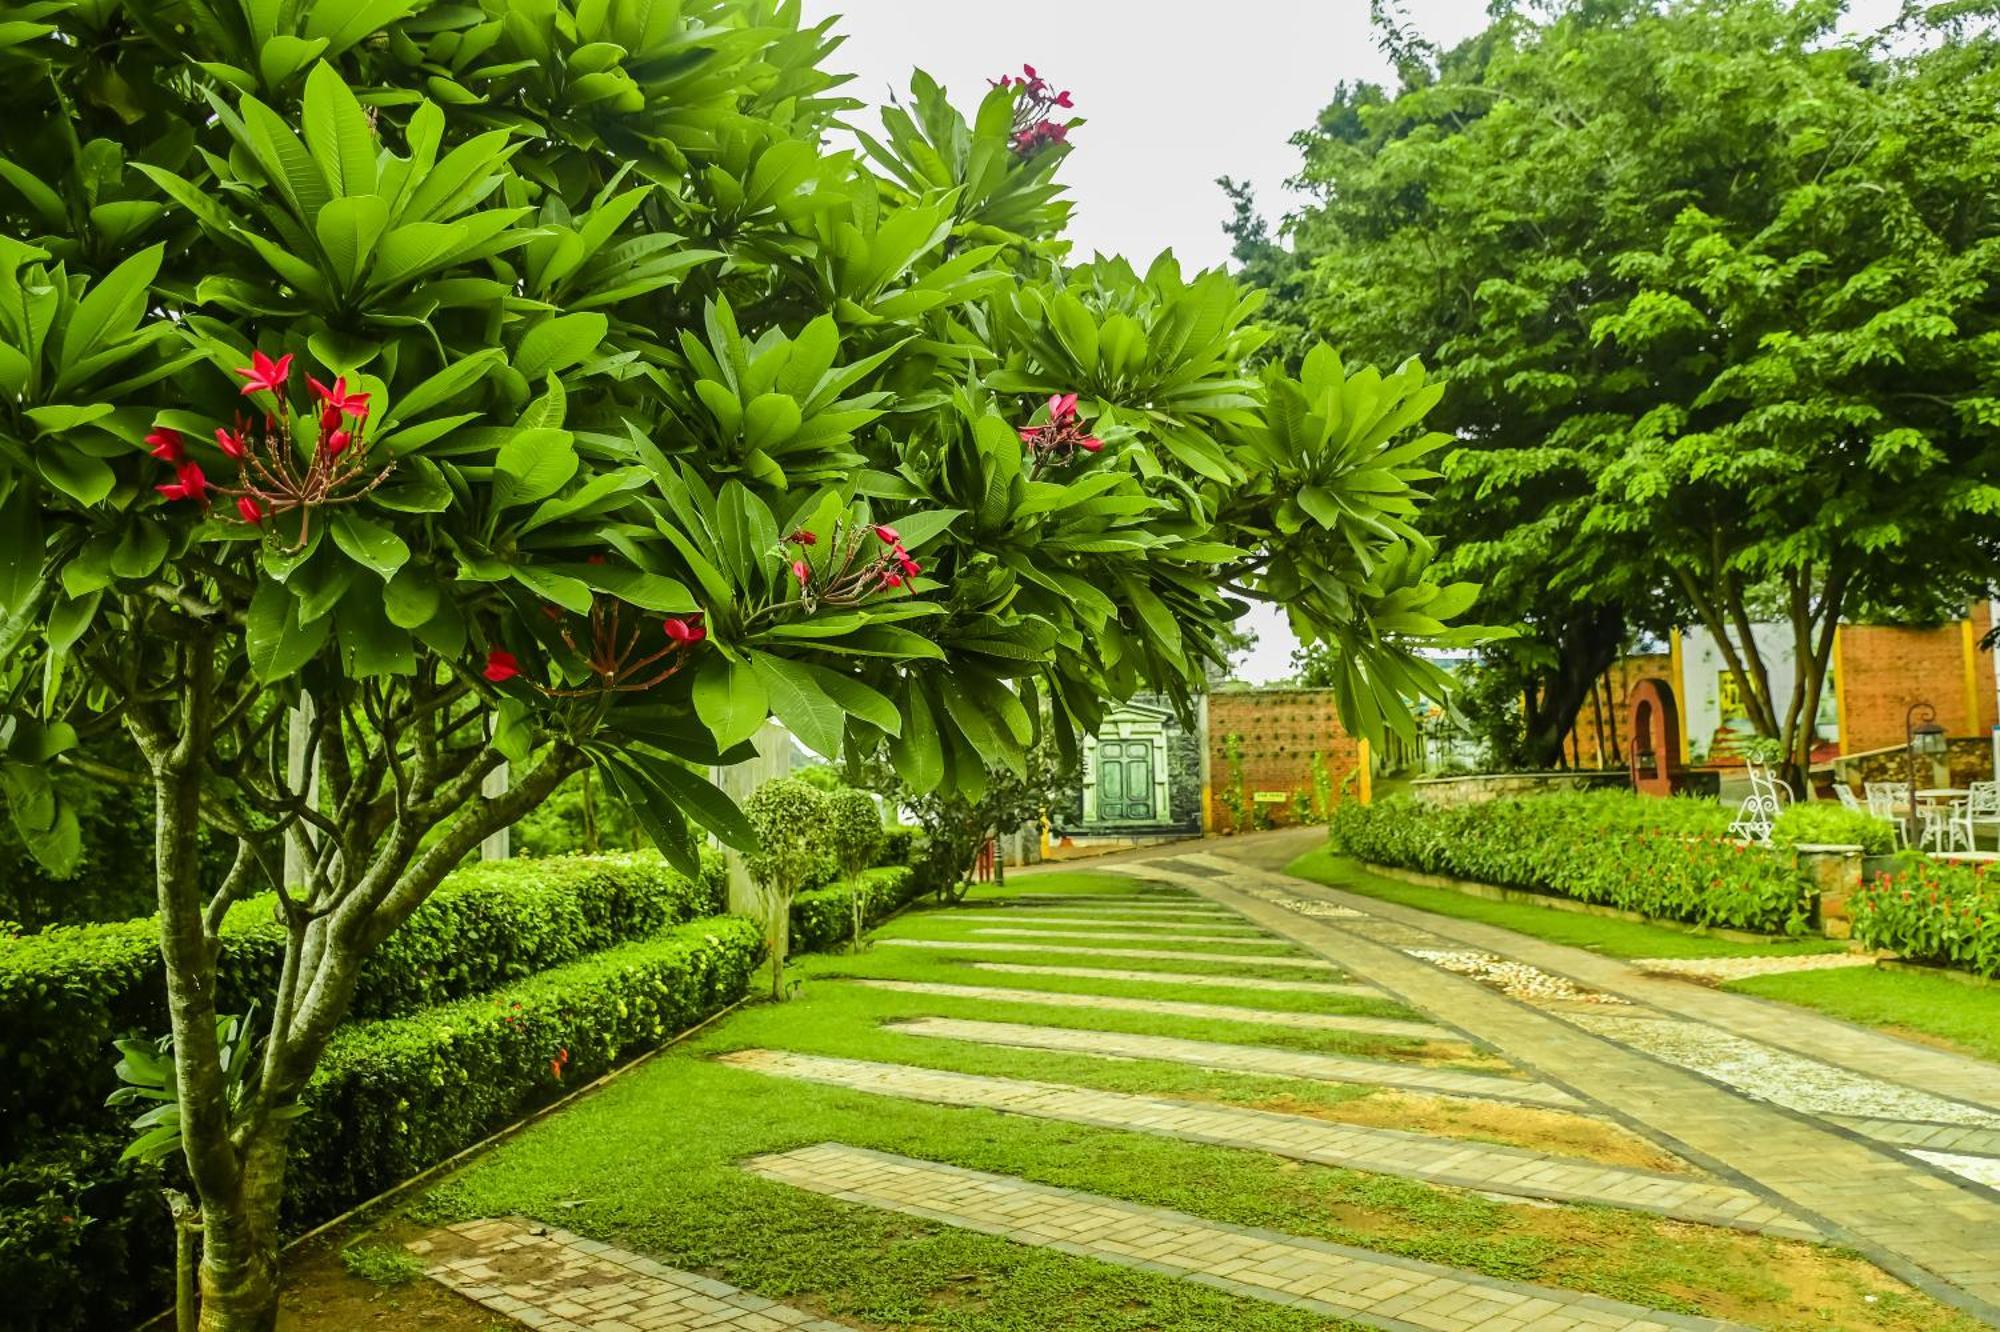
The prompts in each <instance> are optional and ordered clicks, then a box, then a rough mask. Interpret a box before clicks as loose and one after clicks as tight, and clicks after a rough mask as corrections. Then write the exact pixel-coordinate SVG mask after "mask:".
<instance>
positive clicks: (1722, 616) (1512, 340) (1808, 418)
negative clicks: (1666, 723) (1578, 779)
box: [1234, 0, 2000, 765]
mask: <svg viewBox="0 0 2000 1332" xmlns="http://www.w3.org/2000/svg"><path fill="white" fill-rule="evenodd" d="M1541 12H1542V13H1543V14H1545V15H1546V17H1544V18H1541V19H1536V18H1531V17H1529V16H1527V15H1526V14H1524V13H1522V12H1520V11H1518V10H1517V9H1516V8H1514V7H1513V6H1507V7H1503V9H1502V10H1501V12H1500V13H1499V15H1498V17H1497V18H1496V19H1495V21H1494V23H1493V24H1492V25H1491V26H1490V27H1489V28H1488V29H1487V30H1486V31H1485V32H1483V33H1481V34H1480V35H1479V36H1477V37H1475V38H1473V39H1472V40H1470V41H1468V42H1466V43H1464V44H1463V45H1461V46H1460V47H1458V48H1456V49H1454V50H1451V51H1449V52H1444V53H1442V54H1440V53H1436V52H1434V51H1431V50H1429V49H1428V48H1425V47H1423V46H1421V44H1414V45H1413V44H1412V43H1411V42H1410V41H1409V40H1408V35H1407V34H1401V33H1392V34H1391V36H1392V37H1400V38H1401V40H1399V41H1397V42H1396V51H1397V53H1398V54H1399V61H1398V64H1399V68H1400V70H1401V78H1402V86H1401V87H1399V88H1398V89H1397V90H1395V91H1394V92H1390V91H1386V90H1384V89H1381V88H1377V87H1373V86H1367V85H1361V86H1354V87H1343V88H1341V89H1339V90H1338V92H1337V93H1336V96H1335V98H1334V100H1333V102H1332V103H1331V104H1330V105H1329V106H1328V108H1327V110H1326V111H1325V112H1324V113H1323V114H1322V116H1321V118H1320V122H1319V124H1318V125H1317V126H1316V127H1315V128H1313V129H1312V130H1310V131H1308V132H1306V133H1305V134H1303V135H1302V136H1301V138H1300V142H1301V145H1302V147H1303V149H1304V152H1305V165H1304V168H1303V170H1302V173H1301V180H1302V181H1303V182H1304V184H1305V185H1306V186H1307V187H1309V188H1310V189H1311V190H1312V191H1313V192H1314V194H1315V195H1316V201H1315V202H1314V203H1313V204H1312V205H1311V206H1309V207H1308V208H1307V209H1305V210H1304V211H1303V212H1302V213H1301V214H1300V215H1299V216H1298V217H1296V218H1294V219H1292V220H1291V221H1290V223H1289V226H1288V231H1289V234H1290V236H1291V239H1292V241H1293V244H1294V252H1293V254H1292V255H1291V256H1289V263H1290V264H1291V265H1292V266H1293V268H1294V270H1295V271H1294V272H1293V273H1292V274H1291V275H1290V276H1289V278H1288V279H1286V281H1287V282H1288V283H1289V284H1290V285H1292V286H1295V287H1297V288H1298V289H1300V294H1299V296H1298V297H1297V299H1296V300H1295V301H1292V302H1291V303H1289V305H1288V306H1287V307H1286V308H1283V309H1281V310H1279V311H1277V312H1276V313H1275V315H1274V318H1275V319H1276V321H1277V322H1278V324H1279V325H1280V327H1281V328H1282V329H1285V330H1287V333H1286V336H1287V338H1296V337H1299V336H1301V334H1302V333H1303V334H1309V335H1310V336H1313V337H1324V338H1330V339H1332V340H1334V341H1335V342H1337V343H1338V344H1339V345H1341V346H1342V347H1345V348H1350V349H1352V350H1354V351H1355V352H1356V353H1357V354H1361V355H1379V354H1380V349H1382V348H1384V347H1391V346H1393V347H1403V346H1408V345H1411V344H1414V345H1416V346H1419V347H1426V348H1435V352H1436V359H1437V362H1438V366H1439V373H1440V375H1441V376H1442V377H1443V379H1444V380H1445V383H1446V392H1445V395H1444V398H1443V400H1442V402H1441V404H1440V407H1439V412H1438V417H1437V420H1438V423H1439V425H1440V426H1441V428H1443V429H1446V430H1448V431H1450V432H1452V433H1453V434H1454V435H1456V436H1457V437H1458V438H1459V439H1460V441H1461V446H1460V447H1459V448H1458V449H1456V450H1455V451H1453V452H1451V453H1450V454H1448V455H1447V456H1446V458H1445V460H1444V462H1443V464H1442V471H1443V473H1444V475H1443V478H1442V479H1441V480H1440V482H1439V483H1438V485H1437V488H1436V504H1435V507H1434V508H1433V509H1432V510H1431V513H1432V515H1433V519H1432V521H1433V525H1434V527H1435V530H1437V531H1438V532H1439V533H1440V536H1441V540H1442V542H1443V547H1442V548H1443V553H1444V558H1445V561H1446V567H1447V568H1449V569H1450V570H1451V571H1452V572H1453V573H1454V574H1457V575H1460V576H1464V577H1469V578H1476V579H1478V580H1480V581H1481V582H1483V583H1484V584H1485V588H1486V590H1485V593H1484V595H1483V602H1482V609H1483V613H1484V615H1485V616H1486V618H1489V619H1493V620H1512V621H1514V622H1517V623H1519V624H1520V625H1522V626H1523V627H1524V629H1525V631H1526V632H1525V634H1524V636H1523V637H1522V638H1520V639H1518V640H1515V641H1512V642H1508V643H1505V644H1502V645H1499V646H1498V647H1496V648H1494V649H1492V650H1491V652H1492V653H1493V654H1495V655H1498V656H1499V657H1501V658H1502V659H1503V660H1504V662H1505V663H1506V665H1507V666H1508V668H1509V669H1510V670H1511V671H1512V672H1513V673H1514V674H1515V675H1516V676H1517V677H1518V680H1519V683H1520V685H1521V687H1522V691H1523V692H1524V693H1525V695H1526V703H1527V706H1526V712H1525V718H1524V721H1525V728H1524V729H1525V731H1526V735H1525V737H1524V740H1525V743H1524V746H1523V756H1524V758H1525V759H1526V760H1527V761H1528V762H1531V763H1536V764H1543V765H1546V764H1549V763H1552V762H1553V761H1555V760H1556V759H1557V758H1558V757H1559V755H1560V753H1561V747H1562V742H1563V739H1564V736H1565V735H1566V733H1567V731H1568V728H1569V726H1570V723H1571V719H1572V718H1573V717H1574V715H1575V713H1576V709H1577V706H1578V704H1579V703H1581V702H1583V701H1584V700H1585V699H1586V698H1587V696H1588V691H1589V689H1590V687H1591V682H1592V681H1593V680H1594V678H1595V677H1596V676H1597V675H1598V674H1599V673H1600V672H1601V671H1602V670H1603V669H1604V667H1605V666H1606V665H1608V664H1609V662H1610V661H1611V660H1612V659H1613V658H1614V656H1615V655H1616V654H1617V653H1618V652H1619V651H1620V650H1621V648H1622V647H1623V646H1624V645H1625V643H1626V642H1627V641H1628V640H1629V639H1630V638H1631V636H1632V635H1633V634H1635V633H1636V632H1639V631H1650V632H1654V633H1657V632H1660V631H1663V630H1664V629H1665V628H1666V627H1667V626H1668V625H1669V624H1673V623H1688V622H1696V623H1700V624H1702V625H1703V626H1704V627H1706V628H1708V629H1709V630H1710V631H1712V632H1713V633H1714V634H1715V635H1716V637H1717V638H1718V639H1719V640H1720V641H1722V642H1723V643H1724V644H1726V645H1727V647H1728V650H1729V653H1730V655H1731V658H1732V661H1731V664H1732V667H1733V668H1734V669H1735V670H1736V672H1737V674H1738V677H1739V679H1738V683H1739V687H1740V691H1741V693H1742V695H1743V697H1744V698H1745V699H1746V700H1749V706H1750V709H1751V716H1752V720H1753V722H1754V723H1755V724H1756V726H1757V728H1758V730H1759V732H1760V733H1762V734H1765V735H1768V736H1772V737H1777V738H1781V739H1782V740H1783V741H1784V742H1785V744H1786V746H1787V752H1789V753H1792V754H1794V755H1795V756H1803V754H1804V753H1805V751H1806V749H1807V748H1808V747H1809V736H1810V719H1811V718H1812V717H1813V716H1814V714H1815V712H1816V706H1817V697H1818V691H1819V689H1820V686H1821V683H1822V681H1823V678H1824V665H1825V661H1826V656H1827V651H1828V649H1829V647H1830V643H1831V631H1832V626H1833V624H1834V623H1835V622H1836V621H1837V619H1838V617H1839V615H1840V614H1841V612H1842V610H1843V609H1845V608H1852V607H1855V606H1857V605H1861V604H1866V605H1868V606H1870V607H1871V608H1874V609H1876V610H1878V611H1881V610H1887V611H1892V612H1893V611H1895V610H1898V609H1901V608H1905V607H1921V608H1924V609H1929V608H1930V607H1933V606H1935V605H1936V604H1938V602H1939V601H1940V600H1950V599H1953V598H1957V597H1962V596H1964V595H1966V594H1968V593H1972V592H1974V591H1976V590H1977V589H1979V588H1981V587H1983V586H1984V585H1985V584H1986V583H1987V582H1988V581H1989V580H1988V575H1987V573H1986V570H1988V569H1989V568H1990V567H1991V561H1990V553H1991V549H1992V546H1991V541H1990V538H1989V537H1987V536H1986V535H1985V531H1986V529H1989V528H1990V527H1991V515H1992V513H1993V511H1994V506H1995V503H1996V500H2000V491H1996V490H1995V489H1994V487H1993V486H1992V485H1991V484H1990V479H1991V478H1992V476H1993V475H1994V466H1993V464H1994V462H1995V456H1994V452H1993V450H1994V445H1995V425H1996V417H1995V415H1994V399H1993V397H1992V396H1991V393H1992V388H1991V386H1992V385H1993V383H1994V382H1995V374H1994V371H1995V365H1994V361H1993V357H1994V355H1995V344H1994V334H1993V329H1994V315H1995V310H1996V299H1995V295H1994V291H1993V277H1994V271H1995V270H1994V264H1995V261H1996V257H2000V252H1996V249H1995V245H1996V239H1995V234H1994V221H1995V210H1994V207H1993V205H1994V175H1993V172H1994V162H1995V161H1996V157H1995V152H1994V150H1995V147H1996V145H2000V139H1996V128H2000V114H1996V106H1997V105H2000V101H1997V100H1996V93H2000V71H1997V70H1996V64H1995V61H1994V59H1993V46H1992V42H1991V40H1990V38H1989V37H1988V36H1987V35H1985V34H1984V33H1983V32H1970V33H1968V32H1964V31H1961V30H1960V25H1961V24H1962V23H1963V22H1964V20H1961V19H1956V18H1952V17H1949V16H1946V15H1943V14H1942V11H1940V13H1939V16H1936V17H1934V18H1923V17H1919V18H1914V19H1912V20H1911V22H1910V27H1909V30H1907V31H1906V32H1904V33H1903V34H1902V36H1901V38H1900V39H1899V40H1898V42H1897V43H1895V44H1894V45H1893V46H1892V45H1890V44H1887V43H1885V42H1881V41H1876V40H1849V39H1842V38H1839V37H1837V36H1836V35H1835V34H1834V32H1833V23H1834V21H1835V19H1836V18H1837V17H1838V15H1839V12H1840V6H1839V5H1837V4H1832V3H1804V4H1795V5H1785V4H1780V3H1776V0H1680V2H1678V3H1660V2H1659V0H1589V2H1588V3H1574V4H1564V5H1556V6H1550V7H1548V8H1547V9H1546V10H1544V11H1541ZM1903 52H1914V53H1913V54H1902V53H1903ZM1238 202H1239V204H1240V202H1241V201H1240V199H1239V200H1238ZM1245 217H1246V213H1245V210H1243V209H1241V208H1240V207H1239V210H1238V217H1237V220H1236V222H1235V224H1234V230H1235V232H1236V234H1237V237H1238V242H1239V245H1238V249H1239V255H1240V256H1242V257H1244V258H1246V259H1247V260H1250V261H1252V262H1253V266H1255V267H1256V269H1257V271H1260V272H1264V271H1268V270H1270V269H1272V268H1273V267H1274V266H1275V267H1283V265H1282V264H1279V263H1278V261H1277V260H1275V259H1274V258H1273V256H1272V255H1271V253H1270V248H1269V246H1268V245H1265V246H1264V247H1263V248H1259V244H1258V243H1259V241H1260V237H1259V235H1258V233H1257V232H1256V230H1255V228H1254V225H1248V224H1246V221H1245ZM1251 221H1252V222H1254V218H1253V219H1251ZM1282 289H1285V286H1284V284H1281V290H1282ZM1753 618H1758V619H1763V618H1775V619H1778V620H1780V621H1782V622H1785V623H1787V624H1789V625H1790V626H1791V629H1792V634H1793V638H1794V642H1795V644H1796V649H1797V656H1798V659H1799V660H1800V661H1801V662H1802V663H1810V664H1811V669H1807V670H1803V671H1801V672H1800V679H1799V685H1798V688H1797V689H1796V690H1795V691H1794V692H1793V693H1792V695H1790V696H1789V697H1774V696H1773V691H1772V690H1771V688H1770V685H1769V678H1768V671H1767V669H1766V663H1764V662H1763V661H1762V660H1761V658H1760V656H1759V654H1758V652H1757V650H1756V646H1755V644H1754V643H1752V642H1751V641H1750V639H1749V636H1748V634H1747V632H1746V625H1747V624H1748V622H1749V621H1750V620H1751V619H1753Z"/></svg>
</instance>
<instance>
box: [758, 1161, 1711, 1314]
mask: <svg viewBox="0 0 2000 1332" xmlns="http://www.w3.org/2000/svg"><path fill="white" fill-rule="evenodd" d="M745 1168H746V1169H748V1170H751V1171H753V1172H754V1173H756V1174H758V1175H761V1176H762V1177H764V1178H765V1179H770V1180H776V1181H778V1182H780V1183H784V1184H790V1185H793V1186H794V1187H797V1188H801V1189H806V1190H809V1191H811V1192H813V1193H819V1194H825V1195H828V1196H831V1197H834V1198H838V1199H840V1200H842V1201H844V1202H851V1203H856V1204H859V1205H862V1206H868V1207H879V1208H883V1209H885V1210H889V1211H894V1212H900V1213H902V1214H903V1215H905V1216H915V1217H921V1218H923V1219H925V1220H929V1221H936V1222H940V1223H942V1224H944V1225H948V1226H956V1227H959V1228H961V1229H965V1230H973V1231H977V1232H979V1233H981V1234H985V1235H997V1236H1000V1237H1002V1238H1005V1239H1009V1240H1013V1241H1015V1242H1017V1243H1021V1244H1032V1245H1035V1246H1036V1247H1038V1248H1051V1249H1056V1250H1059V1251H1061V1252H1063V1253H1069V1254H1074V1255H1076V1256H1077V1257H1081V1258H1094V1259H1097V1260H1099V1261H1102V1262H1108V1263H1115V1264H1117V1265H1119V1266H1121V1267H1134V1268H1139V1269H1142V1270H1144V1271H1149V1272H1158V1273H1161V1274H1163V1275H1166V1276H1175V1277H1181V1278H1184V1279H1186V1280H1190V1281H1198V1282H1200V1283H1202V1284H1203V1285H1206V1286H1212V1287H1214V1288H1216V1289H1219V1290H1225V1291H1229V1292H1231V1293H1234V1294H1238V1295H1245V1296H1248V1297H1250V1298H1252V1299H1258V1300H1268V1301H1271V1302H1272V1303H1276V1304H1283V1305H1288V1306H1291V1307H1294V1308H1300V1309H1310V1310H1312V1311H1314V1312H1316V1313H1322V1314H1327V1315H1330V1316H1333V1317H1338V1318H1347V1319H1351V1320H1354V1321H1356V1322H1360V1323H1365V1324H1368V1325H1370V1326H1373V1327H1377V1328H1382V1329H1385V1330H1387V1332H1412V1329H1417V1328H1426V1329H1432V1332H1678V1330H1682V1329H1688V1330H1693V1329H1704V1330H1706V1332H1729V1329H1732V1328H1734V1327H1735V1326H1736V1325H1734V1324H1730V1323H1724V1322H1721V1321H1719V1320H1717V1319H1712V1318H1691V1317H1688V1316H1687V1315H1684V1314H1671V1313H1661V1312H1656V1311H1653V1310H1649V1309H1643V1308H1640V1307H1639V1306H1637V1305H1632V1304H1622V1303H1619V1302H1618V1301H1615V1300H1607V1299H1604V1298H1602V1297H1599V1296H1595V1295H1582V1294H1578V1293H1576V1292H1573V1291H1566V1290H1558V1289H1556V1288H1554V1287H1550V1286H1535V1285H1529V1284H1527V1283H1526V1282H1518V1281H1499V1280H1495V1279H1493V1278H1490V1277H1484V1276H1480V1275H1478V1274H1476V1273H1472V1272H1466V1271H1461V1270H1458V1269H1455V1268H1450V1267H1443V1266H1440V1265H1438V1264H1436V1263H1425V1262H1419V1261H1417V1260H1415V1259H1411V1258H1399V1257H1394V1256H1391V1255H1388V1254H1380V1253H1371V1252H1369V1251H1368V1250H1365V1249H1355V1248H1349V1247H1346V1246H1344V1245H1338V1244H1329V1243H1327V1242H1325V1241H1323V1240H1315V1239H1305V1238H1301V1237H1298V1236H1293V1235H1285V1234H1280V1233H1279V1232H1276V1231H1270V1230H1257V1229H1253V1228H1251V1227H1248V1226H1235V1225H1229V1224H1227V1223H1224V1222H1219V1221H1208V1220H1204V1219H1202V1218H1200V1217H1196V1216H1190V1215H1188V1214H1187V1213H1184V1212H1174V1211H1169V1210H1167V1209H1166V1208H1161V1207H1148V1206H1144V1205H1142V1204H1139V1203H1130V1202H1125V1201H1123V1200H1121V1199H1117V1198H1110V1197H1105V1196H1103V1195H1101V1194H1093V1193H1084V1192H1081V1191H1078V1190H1074V1189H1058V1188H1050V1187H1048V1186H1047V1185H1041V1184H1031V1183H1028V1182H1027V1181H1025V1180H1020V1179H1015V1178H1012V1177H1010V1176H1007V1175H995V1174H988V1173H986V1172H984V1171H976V1170H964V1169H960V1168H959V1167H956V1166H948V1165H939V1164H937V1163H935V1162H931V1161H920V1160H916V1159H914V1158H912V1157H906V1156H892V1155H889V1154H887V1153H884V1152H872V1151H866V1150H863V1149H861V1148H856V1147H845V1146H842V1145H840V1144H838V1143H822V1144H820V1145H818V1146H816V1147H802V1148H799V1149H798V1150H796V1151H790V1152H783V1153H778V1154H774V1155H770V1156H760V1157H757V1158H755V1159H753V1160H751V1161H748V1162H746V1163H745Z"/></svg>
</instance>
